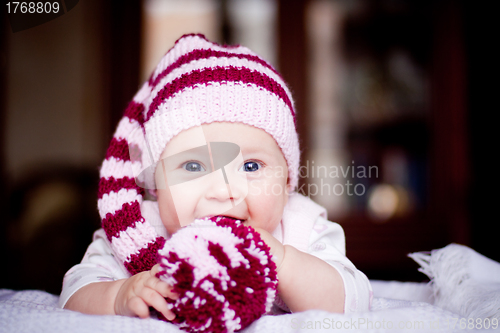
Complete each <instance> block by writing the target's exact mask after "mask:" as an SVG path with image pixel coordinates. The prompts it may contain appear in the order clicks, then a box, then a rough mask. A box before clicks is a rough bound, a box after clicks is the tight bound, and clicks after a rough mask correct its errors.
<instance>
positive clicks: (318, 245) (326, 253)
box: [307, 217, 373, 313]
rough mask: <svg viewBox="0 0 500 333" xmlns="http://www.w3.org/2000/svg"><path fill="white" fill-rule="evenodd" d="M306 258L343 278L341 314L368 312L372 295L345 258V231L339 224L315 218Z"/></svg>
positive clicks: (358, 273) (355, 269) (362, 276)
mask: <svg viewBox="0 0 500 333" xmlns="http://www.w3.org/2000/svg"><path fill="white" fill-rule="evenodd" d="M307 252H308V253H309V254H311V255H313V256H315V257H317V258H319V259H322V260H323V261H325V262H327V263H329V264H330V265H331V266H333V267H334V268H335V269H336V270H337V272H338V273H339V274H340V276H341V277H342V281H343V282H344V290H345V302H344V313H352V312H360V311H368V310H369V309H370V305H371V300H372V298H373V292H372V288H371V285H370V281H369V280H368V278H367V277H366V275H365V274H363V273H362V272H361V271H359V270H358V269H357V268H356V267H355V266H354V264H353V263H352V262H351V261H350V260H349V259H347V257H346V255H345V253H346V252H345V236H344V230H343V229H342V227H341V226H340V225H339V224H338V223H334V222H330V221H328V220H326V219H325V218H323V217H318V219H317V221H316V223H315V224H314V227H313V230H312V231H311V235H310V238H309V248H308V251H307Z"/></svg>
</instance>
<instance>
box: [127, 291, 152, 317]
mask: <svg viewBox="0 0 500 333" xmlns="http://www.w3.org/2000/svg"><path fill="white" fill-rule="evenodd" d="M127 307H128V311H130V313H128V314H126V315H128V316H137V317H139V318H148V317H149V307H148V306H147V304H146V303H145V302H144V300H142V299H141V298H140V297H137V296H134V297H132V298H131V299H129V300H128V304H127Z"/></svg>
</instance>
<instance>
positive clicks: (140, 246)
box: [98, 35, 300, 274]
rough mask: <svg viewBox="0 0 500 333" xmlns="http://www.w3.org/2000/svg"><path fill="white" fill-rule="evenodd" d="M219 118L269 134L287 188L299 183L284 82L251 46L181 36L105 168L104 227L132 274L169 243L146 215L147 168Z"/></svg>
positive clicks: (134, 107) (130, 112)
mask: <svg viewBox="0 0 500 333" xmlns="http://www.w3.org/2000/svg"><path fill="white" fill-rule="evenodd" d="M214 121H225V122H239V123H244V124H247V125H252V126H255V127H257V128H260V129H262V130H264V131H266V132H267V133H268V134H270V135H271V136H272V137H273V138H274V139H275V140H276V142H277V144H278V146H279V147H280V148H281V151H282V152H283V156H284V157H285V159H286V161H287V165H288V176H289V180H288V181H289V185H291V187H292V188H295V187H296V186H297V182H298V167H299V158H300V152H299V144H298V137H297V132H296V129H295V111H294V107H293V100H292V96H291V93H290V91H289V90H288V88H287V86H286V84H285V82H284V81H283V79H282V77H281V76H280V75H279V74H278V73H277V72H276V70H275V69H274V68H273V67H272V66H271V65H269V64H268V63H267V62H266V61H264V60H263V59H261V58H260V57H259V56H257V55H256V54H255V53H253V52H252V51H250V50H249V49H248V48H245V47H242V46H235V47H231V46H221V45H218V44H215V43H212V42H210V41H208V40H207V39H206V38H205V37H204V36H203V35H185V36H182V37H181V38H180V39H179V40H177V42H176V43H175V45H174V46H173V47H172V48H171V49H170V50H169V51H168V52H167V54H166V55H165V56H164V57H163V58H162V59H161V61H160V63H159V64H158V66H157V67H156V69H155V71H154V72H153V74H152V75H151V77H150V79H149V80H148V81H147V82H145V83H144V85H143V86H142V88H141V89H140V90H139V92H138V93H137V94H136V95H135V96H134V98H133V100H132V101H131V102H130V104H129V105H128V107H127V109H126V110H125V114H124V116H123V118H122V119H121V121H120V123H119V124H118V128H117V130H116V132H115V134H114V136H113V139H112V140H111V143H110V146H109V148H108V151H107V153H106V158H105V160H104V162H103V164H102V167H101V171H100V178H101V179H100V183H99V193H98V196H99V200H98V208H99V214H100V215H101V219H102V227H103V229H104V230H105V232H106V235H107V237H108V240H109V241H110V243H111V247H112V249H113V251H114V253H115V255H116V256H117V258H118V259H119V260H121V261H122V262H123V263H124V264H125V267H126V268H127V270H128V271H129V272H130V273H131V274H136V273H138V272H141V271H144V270H149V269H151V267H152V266H153V265H154V264H156V263H157V259H156V258H157V253H158V250H159V249H161V248H162V247H163V245H164V243H165V239H164V238H163V237H161V236H159V235H158V234H157V233H156V231H155V229H154V228H153V227H152V226H151V225H150V223H149V222H148V221H146V220H145V219H144V218H143V216H142V214H141V204H142V201H143V194H144V188H151V183H154V178H153V180H151V174H152V173H151V172H149V173H145V172H144V170H148V169H154V167H155V165H156V163H157V162H158V160H159V158H160V155H161V153H162V152H163V150H164V149H165V146H166V145H167V143H168V142H169V141H170V140H171V139H172V138H173V137H174V136H176V135H177V134H178V133H180V132H181V131H183V130H186V129H188V128H191V127H195V126H199V125H202V124H208V123H212V122H214ZM141 171H142V172H141ZM148 174H149V176H148ZM148 177H149V180H148Z"/></svg>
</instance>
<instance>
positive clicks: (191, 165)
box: [184, 162, 205, 172]
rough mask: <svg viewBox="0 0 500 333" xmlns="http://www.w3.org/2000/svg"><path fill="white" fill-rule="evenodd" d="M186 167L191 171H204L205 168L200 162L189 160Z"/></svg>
mask: <svg viewBox="0 0 500 333" xmlns="http://www.w3.org/2000/svg"><path fill="white" fill-rule="evenodd" d="M184 169H185V170H187V171H189V172H202V171H205V168H204V167H203V166H202V165H201V164H200V163H198V162H187V163H186V164H184Z"/></svg>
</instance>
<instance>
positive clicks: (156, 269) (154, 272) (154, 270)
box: [151, 264, 161, 276]
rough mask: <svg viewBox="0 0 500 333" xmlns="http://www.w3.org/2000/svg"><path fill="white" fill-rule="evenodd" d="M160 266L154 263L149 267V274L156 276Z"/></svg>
mask: <svg viewBox="0 0 500 333" xmlns="http://www.w3.org/2000/svg"><path fill="white" fill-rule="evenodd" d="M160 269H161V266H160V264H156V265H154V266H153V267H152V268H151V275H152V276H156V274H158V273H159V272H160Z"/></svg>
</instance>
